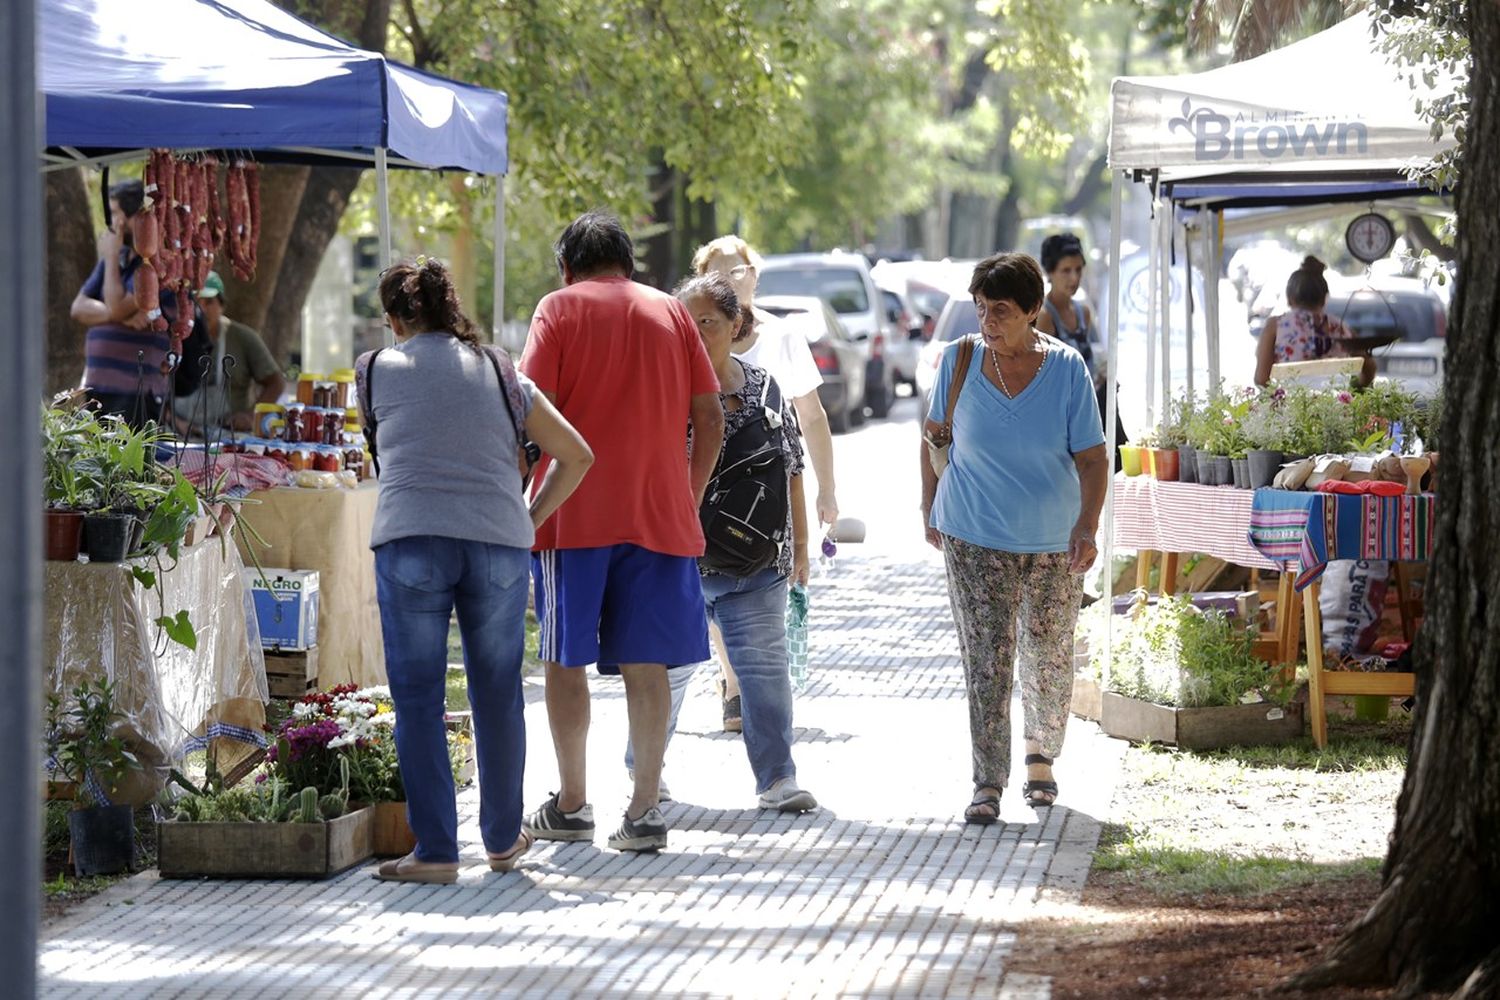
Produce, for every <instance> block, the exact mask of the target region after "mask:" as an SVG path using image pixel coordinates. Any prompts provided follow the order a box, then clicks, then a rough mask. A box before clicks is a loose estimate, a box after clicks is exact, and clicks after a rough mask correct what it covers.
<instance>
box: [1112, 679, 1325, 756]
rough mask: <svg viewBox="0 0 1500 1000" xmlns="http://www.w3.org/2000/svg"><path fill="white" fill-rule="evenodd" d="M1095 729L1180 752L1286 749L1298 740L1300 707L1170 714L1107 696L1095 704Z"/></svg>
mask: <svg viewBox="0 0 1500 1000" xmlns="http://www.w3.org/2000/svg"><path fill="white" fill-rule="evenodd" d="M1101 702H1102V704H1101V706H1100V718H1099V727H1100V728H1101V729H1103V730H1104V731H1105V732H1106V733H1108V734H1109V735H1110V736H1114V737H1116V738H1118V739H1125V740H1130V741H1132V742H1135V743H1172V744H1176V745H1177V746H1180V747H1182V748H1183V749H1185V750H1215V749H1218V748H1220V747H1228V746H1262V745H1265V744H1274V743H1290V742H1291V741H1292V740H1295V739H1297V738H1298V737H1300V736H1301V735H1302V703H1301V702H1293V703H1292V704H1290V705H1287V706H1286V707H1285V708H1283V707H1281V706H1280V705H1275V704H1271V703H1267V702H1260V703H1257V704H1254V705H1226V706H1223V707H1219V708H1171V707H1168V706H1166V705H1157V704H1153V703H1152V702H1149V701H1137V700H1136V699H1134V698H1127V697H1125V696H1124V695H1120V694H1116V693H1114V692H1113V691H1106V692H1105V693H1104V697H1103V698H1102V699H1101Z"/></svg>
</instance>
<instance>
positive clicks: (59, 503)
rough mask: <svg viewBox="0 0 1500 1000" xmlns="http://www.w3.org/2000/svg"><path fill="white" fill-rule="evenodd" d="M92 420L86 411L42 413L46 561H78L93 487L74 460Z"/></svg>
mask: <svg viewBox="0 0 1500 1000" xmlns="http://www.w3.org/2000/svg"><path fill="white" fill-rule="evenodd" d="M93 422H94V418H93V416H92V415H91V414H90V413H89V412H88V411H87V410H83V409H77V408H69V407H63V406H49V407H43V409H42V489H43V493H42V498H43V501H44V503H45V505H46V528H47V534H46V554H47V558H48V559H49V560H56V561H68V562H71V561H72V560H74V559H77V558H78V553H79V549H80V547H81V543H82V539H83V512H84V511H85V510H86V509H88V507H89V506H90V504H91V503H92V497H93V493H94V489H95V483H94V481H93V480H92V478H91V477H90V476H89V475H88V473H87V470H86V469H84V468H80V467H79V464H78V457H79V454H80V452H82V451H83V450H84V449H85V448H86V446H87V445H88V443H89V435H90V434H91V427H92V425H93Z"/></svg>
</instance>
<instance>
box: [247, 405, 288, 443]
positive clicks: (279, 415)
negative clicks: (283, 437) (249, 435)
mask: <svg viewBox="0 0 1500 1000" xmlns="http://www.w3.org/2000/svg"><path fill="white" fill-rule="evenodd" d="M285 420H286V407H285V406H282V405H281V404H280V403H256V404H255V424H254V426H253V427H252V428H251V429H252V431H253V432H254V433H255V436H256V437H259V438H264V439H265V440H267V441H269V440H271V439H272V438H275V437H276V436H277V435H278V434H279V433H280V431H281V425H282V424H283V423H284V422H285Z"/></svg>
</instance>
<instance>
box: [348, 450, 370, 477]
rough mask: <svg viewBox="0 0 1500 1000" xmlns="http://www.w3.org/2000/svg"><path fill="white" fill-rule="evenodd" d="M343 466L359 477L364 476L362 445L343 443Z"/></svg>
mask: <svg viewBox="0 0 1500 1000" xmlns="http://www.w3.org/2000/svg"><path fill="white" fill-rule="evenodd" d="M344 468H345V469H348V470H349V471H350V472H352V473H354V474H355V475H356V476H358V477H359V478H360V479H363V478H365V449H364V446H363V445H357V444H346V445H344Z"/></svg>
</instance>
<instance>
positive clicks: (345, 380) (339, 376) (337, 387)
mask: <svg viewBox="0 0 1500 1000" xmlns="http://www.w3.org/2000/svg"><path fill="white" fill-rule="evenodd" d="M356 395H357V391H356V389H355V387H354V369H353V368H340V369H339V370H338V371H336V372H334V373H333V403H332V404H330V405H332V406H336V407H338V408H339V409H341V410H348V409H352V408H353V407H355V406H358V405H359V404H358V403H357V402H356V401H355V397H356Z"/></svg>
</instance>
